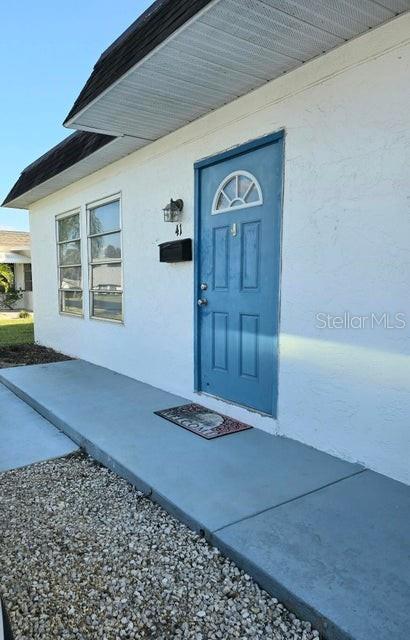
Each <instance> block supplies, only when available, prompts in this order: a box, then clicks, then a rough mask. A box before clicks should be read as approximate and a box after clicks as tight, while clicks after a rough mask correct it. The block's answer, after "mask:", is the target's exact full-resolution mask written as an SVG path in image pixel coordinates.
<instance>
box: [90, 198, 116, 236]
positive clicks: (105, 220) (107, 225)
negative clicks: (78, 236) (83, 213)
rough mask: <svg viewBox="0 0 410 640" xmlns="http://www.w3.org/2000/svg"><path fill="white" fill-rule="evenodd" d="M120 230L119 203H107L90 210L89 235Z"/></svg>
mask: <svg viewBox="0 0 410 640" xmlns="http://www.w3.org/2000/svg"><path fill="white" fill-rule="evenodd" d="M119 228H120V203H119V202H118V201H117V202H109V203H108V204H104V205H103V206H102V207H96V208H95V209H90V234H91V235H93V234H94V233H106V232H107V231H115V230H116V229H119Z"/></svg>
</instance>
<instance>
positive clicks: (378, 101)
mask: <svg viewBox="0 0 410 640" xmlns="http://www.w3.org/2000/svg"><path fill="white" fill-rule="evenodd" d="M409 33H410V16H409V15H404V16H402V17H400V18H398V19H396V20H394V21H392V22H390V23H388V24H386V25H384V26H383V27H380V28H378V29H375V30H374V31H371V32H369V33H368V34H366V35H365V36H362V37H360V38H358V39H356V40H353V41H351V42H350V43H347V44H346V45H344V46H343V47H341V48H339V49H337V50H335V51H333V52H331V53H329V54H328V55H326V56H323V57H322V58H318V59H317V60H315V61H312V62H310V63H308V64H307V65H305V66H303V67H302V68H300V69H298V70H296V71H294V72H293V73H291V74H289V75H286V76H283V77H282V78H280V79H278V80H276V81H274V82H271V83H268V84H267V85H265V86H264V87H263V88H261V89H259V90H257V91H255V92H253V93H251V94H249V95H248V96H245V97H243V98H241V99H239V100H237V101H236V102H234V103H232V104H230V105H227V106H226V107H224V108H222V109H219V110H218V111H216V112H214V113H212V114H210V115H208V116H206V117H205V118H202V119H201V120H199V121H197V122H195V123H192V124H190V125H188V126H187V127H184V128H183V129H181V130H179V131H177V132H176V133H174V134H172V135H170V136H167V137H166V138H164V139H162V140H160V141H158V142H156V143H154V144H152V145H150V146H149V147H146V148H144V149H142V150H140V151H138V152H136V153H134V154H133V155H131V156H129V157H127V158H125V159H123V160H121V161H119V162H117V163H115V164H113V165H111V166H110V167H107V168H106V169H103V170H101V171H99V172H97V173H95V174H94V175H92V176H90V177H88V178H85V179H83V180H81V181H80V182H78V183H77V184H75V185H72V186H70V187H67V188H65V189H64V190H62V191H60V192H58V193H56V194H53V195H52V196H49V197H48V198H46V199H44V200H42V201H40V202H38V203H36V205H34V206H33V209H32V212H31V215H30V219H31V231H32V242H33V277H34V280H35V282H37V283H41V286H38V287H37V292H36V297H35V301H34V305H35V308H34V310H35V313H36V337H37V340H38V341H40V342H41V343H44V344H46V345H49V346H51V347H54V348H56V349H58V350H60V351H63V352H66V353H68V354H70V355H74V356H80V357H82V358H84V359H86V360H90V361H91V362H95V363H97V364H100V365H103V366H107V367H110V368H113V369H115V370H117V371H119V372H121V373H124V374H127V375H129V376H132V377H134V378H138V379H140V380H142V381H145V382H149V383H150V384H153V385H155V386H158V387H162V388H164V389H166V390H168V391H171V392H173V393H176V394H180V395H183V396H185V397H188V398H192V397H195V394H194V392H193V373H194V361H193V359H194V355H193V309H194V304H193V302H194V301H193V293H194V292H193V263H186V264H179V265H166V264H160V263H159V261H158V248H157V245H158V243H159V242H162V241H166V240H169V239H170V238H172V237H174V236H173V231H174V229H173V227H172V226H171V225H167V224H165V223H164V222H163V221H162V211H161V210H162V207H163V206H164V205H165V203H166V202H167V201H169V198H170V197H174V198H183V200H184V202H185V212H184V221H183V232H184V236H185V237H188V236H193V233H194V229H193V206H194V198H193V193H194V176H193V163H194V162H195V161H197V160H199V159H201V158H203V157H206V156H209V155H212V154H215V153H218V152H220V151H222V150H224V149H227V148H230V147H232V146H235V145H237V144H240V143H243V142H245V141H247V140H250V139H253V138H257V137H258V136H261V135H264V134H267V133H270V132H273V131H277V130H279V129H282V128H284V129H285V132H286V136H285V188H284V211H283V250H282V284H281V318H280V363H279V367H280V370H279V410H278V420H277V421H273V420H272V419H269V418H263V417H260V416H258V415H257V414H254V413H251V412H248V411H246V410H244V409H240V408H238V407H233V406H231V405H227V404H223V403H220V402H219V401H216V400H212V399H208V398H206V397H201V402H202V403H203V404H207V405H209V406H211V407H213V408H221V409H223V411H224V412H225V413H229V414H231V415H233V416H235V417H238V418H240V419H243V420H245V421H248V422H250V423H252V424H254V425H256V426H259V427H261V428H262V429H265V430H267V431H270V432H279V433H282V434H285V435H286V436H289V437H291V438H296V439H298V440H301V441H303V442H306V443H308V444H311V445H313V446H314V447H317V448H319V449H322V450H325V451H328V452H330V453H333V454H336V455H339V456H341V457H344V458H345V459H348V460H352V461H359V462H361V463H364V464H365V465H366V466H368V467H370V468H372V469H374V470H376V471H379V472H381V473H385V474H387V475H390V476H392V477H394V478H396V479H399V480H402V481H406V482H410V469H409V465H408V452H409V450H410V440H409V429H408V416H409V415H410V386H409V380H410V366H409V361H410V358H409V352H410V340H409V327H408V326H407V328H405V329H400V330H399V329H395V330H392V329H384V328H382V327H378V328H374V329H361V330H358V329H346V330H344V329H320V328H318V327H317V321H316V318H315V315H316V314H317V313H321V312H323V313H331V314H336V315H339V314H343V312H345V311H349V312H350V313H352V314H358V315H365V314H369V313H371V312H374V313H377V314H382V313H384V312H386V313H390V314H392V315H393V314H395V313H398V312H402V313H408V314H409V318H410V313H409V297H408V282H409V277H410V256H409V242H408V240H409V237H410V216H409V206H410V190H409V178H408V159H409V152H410V110H409V108H408V105H409V103H410V84H409V82H408V78H409V72H410V47H409ZM118 192H121V194H122V215H123V249H124V286H125V296H124V312H125V324H124V326H117V325H113V324H110V323H104V322H101V321H95V320H90V319H88V318H87V317H85V318H84V319H78V318H69V317H62V316H59V314H58V306H57V268H56V250H55V226H54V216H55V215H57V214H59V213H62V212H64V211H68V210H70V209H73V208H76V207H81V210H82V225H83V237H84V238H85V234H86V225H85V204H86V203H89V202H92V201H94V200H97V199H100V198H102V197H106V196H109V195H110V194H115V193H118ZM83 263H84V265H86V264H87V247H86V242H85V241H84V242H83ZM84 286H85V308H86V309H87V308H88V304H87V269H86V268H85V269H84Z"/></svg>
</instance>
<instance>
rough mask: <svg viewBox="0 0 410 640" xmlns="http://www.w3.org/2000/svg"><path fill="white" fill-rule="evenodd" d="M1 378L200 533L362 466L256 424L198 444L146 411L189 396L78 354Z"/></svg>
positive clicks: (11, 371)
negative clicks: (256, 427) (112, 368)
mask: <svg viewBox="0 0 410 640" xmlns="http://www.w3.org/2000/svg"><path fill="white" fill-rule="evenodd" d="M0 380H2V381H3V382H4V383H5V384H6V385H8V386H9V387H10V388H11V389H13V390H14V391H15V392H16V393H17V394H18V395H20V397H22V398H23V399H25V400H27V401H28V402H29V403H30V404H32V406H33V407H35V408H36V409H37V410H38V411H39V412H40V413H41V414H42V415H44V416H45V417H46V418H48V419H49V420H50V421H51V422H52V423H53V424H55V425H56V426H57V427H58V428H61V429H62V431H64V432H65V433H66V434H67V435H69V436H70V437H71V438H72V439H73V440H74V441H75V442H77V443H78V444H79V445H80V446H83V447H84V448H85V449H86V450H87V451H88V452H89V453H91V454H92V455H93V456H94V457H96V458H97V459H99V460H100V461H101V462H102V463H103V464H106V465H108V466H111V467H112V468H114V469H115V470H116V471H118V472H119V473H120V474H121V475H123V476H125V477H127V478H128V479H129V480H130V481H131V482H133V483H134V484H136V485H137V486H140V487H141V488H142V489H144V490H148V491H150V492H152V494H153V497H154V499H156V500H157V501H158V502H160V503H161V504H164V506H166V508H167V509H170V510H173V511H174V512H175V513H178V515H179V517H181V518H182V519H183V520H184V521H185V522H187V524H189V525H190V526H192V527H194V528H196V529H202V530H204V531H205V532H209V531H214V530H215V529H220V528H221V527H224V526H226V525H228V524H232V523H233V522H237V521H239V520H242V519H243V518H248V517H250V516H252V515H254V514H256V513H259V512H261V511H264V510H266V509H270V508H272V507H274V506H277V505H279V504H282V503H284V502H287V501H289V500H292V499H294V498H296V497H298V496H300V495H302V494H305V493H309V492H311V491H315V490H317V489H319V488H320V487H323V486H325V485H328V484H330V483H333V482H336V481H338V480H340V479H341V478H345V477H349V476H351V475H352V474H355V473H358V472H359V471H360V470H361V467H359V466H357V465H353V464H350V463H348V462H344V461H343V460H339V459H338V458H334V457H332V456H329V455H327V454H325V453H321V452H320V451H317V450H315V449H312V448H311V447H307V446H305V445H303V444H300V443H298V442H295V441H293V440H288V439H286V438H280V437H274V436H271V435H269V434H267V433H264V432H263V431H260V430H258V429H251V430H249V431H244V432H241V433H236V434H233V435H230V436H226V437H223V438H217V439H215V440H208V441H207V440H204V439H203V438H200V437H199V436H197V435H195V434H192V433H190V432H189V431H186V430H185V429H182V428H181V427H178V426H176V425H174V424H172V423H170V422H168V421H167V420H164V419H163V418H161V417H159V416H157V415H154V413H153V412H154V411H157V410H158V409H164V408H167V407H172V406H175V405H178V404H184V403H186V402H188V400H186V399H184V398H181V397H178V396H174V395H171V394H169V393H167V392H165V391H161V390H160V389H156V388H154V387H151V386H149V385H147V384H144V383H142V382H138V381H136V380H133V379H131V378H128V377H126V376H123V375H120V374H117V373H115V372H113V371H110V370H108V369H104V368H102V367H98V366H96V365H93V364H90V363H88V362H84V361H81V360H71V361H67V362H58V363H53V364H46V365H35V366H32V367H19V368H13V369H3V370H2V371H1V374H0Z"/></svg>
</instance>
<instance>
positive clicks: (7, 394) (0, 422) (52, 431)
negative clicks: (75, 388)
mask: <svg viewBox="0 0 410 640" xmlns="http://www.w3.org/2000/svg"><path fill="white" fill-rule="evenodd" d="M77 450H78V447H77V445H75V444H74V442H73V441H72V440H70V439H69V438H67V436H65V435H64V434H63V433H61V432H60V431H58V429H56V428H55V427H54V426H53V425H52V424H50V422H48V421H47V420H44V418H42V417H41V416H40V415H39V414H38V413H37V412H36V411H34V410H33V409H32V408H31V407H30V406H28V405H27V404H26V403H25V402H23V401H22V400H20V399H19V398H17V397H16V396H15V395H14V393H12V392H11V391H9V390H8V389H6V387H4V386H3V385H0V472H1V471H9V470H10V469H17V468H18V467H25V466H26V465H28V464H33V463H34V462H41V461H42V460H49V459H50V458H59V457H60V456H66V455H67V454H69V453H73V452H74V451H77Z"/></svg>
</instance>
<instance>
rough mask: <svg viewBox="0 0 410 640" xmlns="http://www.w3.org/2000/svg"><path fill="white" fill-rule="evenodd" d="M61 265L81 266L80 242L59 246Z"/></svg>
mask: <svg viewBox="0 0 410 640" xmlns="http://www.w3.org/2000/svg"><path fill="white" fill-rule="evenodd" d="M59 251H60V265H66V264H81V251H80V241H79V240H77V242H67V243H65V244H60V245H59Z"/></svg>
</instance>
